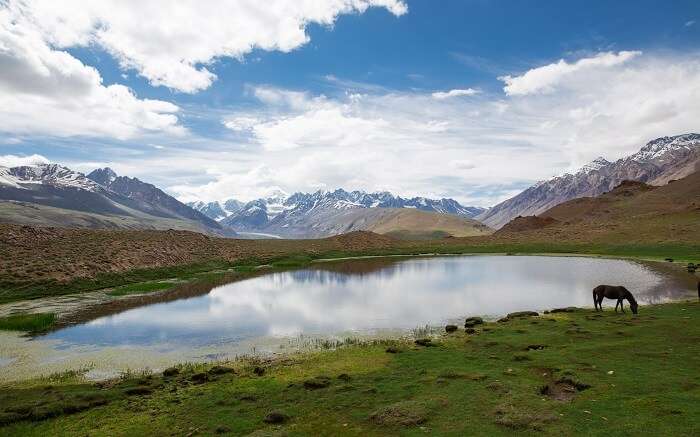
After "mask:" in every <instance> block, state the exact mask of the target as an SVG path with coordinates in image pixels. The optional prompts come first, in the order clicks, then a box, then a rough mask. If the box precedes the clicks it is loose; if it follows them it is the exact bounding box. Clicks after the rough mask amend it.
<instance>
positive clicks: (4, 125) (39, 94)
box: [0, 3, 184, 139]
mask: <svg viewBox="0 0 700 437" xmlns="http://www.w3.org/2000/svg"><path fill="white" fill-rule="evenodd" d="M13 4H14V3H13ZM177 111H178V108H177V106H175V105H173V104H171V103H168V102H164V101H160V100H148V99H145V100H144V99H138V98H137V97H136V96H135V95H134V94H133V92H132V91H131V90H130V89H128V88H127V87H124V86H122V85H116V84H115V85H109V86H104V85H103V84H102V78H101V76H100V74H99V73H98V72H97V70H95V69H94V68H92V67H89V66H86V65H84V64H83V63H82V62H81V61H80V60H78V59H76V58H75V57H73V56H71V55H70V54H69V53H67V52H64V51H60V50H55V49H53V48H51V47H50V46H49V45H48V44H47V43H46V41H44V39H43V37H42V35H41V34H40V33H39V32H38V31H37V29H36V28H35V27H34V25H33V24H32V23H31V22H29V21H27V20H26V19H25V18H23V16H22V15H21V14H20V15H18V14H17V12H16V11H15V10H11V9H3V8H1V7H0V131H1V132H6V133H14V134H47V135H53V136H73V135H99V136H108V137H114V138H120V139H125V138H130V137H133V136H135V135H137V134H140V133H145V132H163V131H165V132H168V133H172V134H181V133H183V132H184V129H183V128H182V127H180V126H179V125H178V119H177V117H176V115H175V113H176V112H177Z"/></svg>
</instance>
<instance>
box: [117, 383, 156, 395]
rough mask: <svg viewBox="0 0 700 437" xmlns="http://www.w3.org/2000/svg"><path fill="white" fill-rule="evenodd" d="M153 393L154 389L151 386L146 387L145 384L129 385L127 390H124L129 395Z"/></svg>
mask: <svg viewBox="0 0 700 437" xmlns="http://www.w3.org/2000/svg"><path fill="white" fill-rule="evenodd" d="M151 393H153V389H152V388H151V387H144V386H141V385H139V386H136V387H129V388H127V389H126V390H124V394H126V395H129V396H143V395H150V394H151Z"/></svg>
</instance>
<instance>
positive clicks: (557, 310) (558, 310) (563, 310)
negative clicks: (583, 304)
mask: <svg viewBox="0 0 700 437" xmlns="http://www.w3.org/2000/svg"><path fill="white" fill-rule="evenodd" d="M574 311H576V307H566V308H554V309H553V310H551V311H549V312H550V313H552V314H554V313H573V312H574ZM545 312H546V311H545Z"/></svg>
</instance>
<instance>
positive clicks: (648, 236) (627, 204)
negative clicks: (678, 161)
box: [498, 172, 700, 243]
mask: <svg viewBox="0 0 700 437" xmlns="http://www.w3.org/2000/svg"><path fill="white" fill-rule="evenodd" d="M540 218H542V219H547V218H548V219H553V220H555V222H554V223H553V224H550V225H549V226H546V227H541V228H538V229H526V230H523V231H521V232H519V231H517V230H514V231H512V232H509V231H508V230H509V229H513V226H511V225H506V226H505V227H504V229H502V231H503V232H499V233H498V234H499V236H501V237H504V238H505V237H506V236H508V237H510V238H517V239H521V240H522V239H528V240H540V241H557V240H560V241H583V242H594V241H607V242H620V243H622V242H630V243H632V242H639V243H663V242H673V241H678V242H690V243H697V242H698V241H700V233H699V231H700V229H699V228H700V173H698V172H696V173H693V174H691V175H690V176H687V177H685V178H683V179H679V180H676V181H673V182H671V183H669V184H667V185H664V186H661V187H654V186H651V185H647V184H644V183H641V182H633V181H625V182H623V183H622V184H620V185H619V186H618V187H616V188H615V189H613V190H612V191H611V192H609V193H605V194H603V195H600V196H598V197H584V198H579V199H574V200H570V201H568V202H565V203H562V204H560V205H557V206H555V207H553V208H551V209H549V210H547V211H545V212H544V213H542V214H541V215H540ZM517 220H518V219H516V220H514V221H513V223H515V222H516V221H517Z"/></svg>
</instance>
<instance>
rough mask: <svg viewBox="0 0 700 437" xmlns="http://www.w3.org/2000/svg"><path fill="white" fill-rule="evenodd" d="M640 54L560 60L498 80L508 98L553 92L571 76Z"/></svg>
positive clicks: (608, 66) (616, 63) (613, 64)
mask: <svg viewBox="0 0 700 437" xmlns="http://www.w3.org/2000/svg"><path fill="white" fill-rule="evenodd" d="M641 54H642V53H641V52H638V51H622V52H618V53H613V52H605V53H598V54H597V55H595V56H593V57H591V58H583V59H579V60H578V61H576V62H574V63H569V62H566V61H565V60H563V59H560V60H559V62H557V63H554V64H549V65H544V66H542V67H537V68H533V69H532V70H528V71H527V72H525V73H524V74H522V75H520V76H515V77H513V76H502V77H500V78H499V79H500V80H502V81H503V82H505V84H506V86H505V87H504V88H503V91H505V93H506V94H508V95H509V96H523V95H527V94H535V93H547V92H552V91H554V89H555V87H556V86H557V85H559V84H561V83H562V82H564V81H566V80H570V78H571V76H574V75H577V74H579V75H581V74H586V72H589V71H595V70H600V69H605V68H610V67H615V66H618V65H620V64H623V63H625V62H627V61H629V60H630V59H633V58H635V57H637V56H639V55H641Z"/></svg>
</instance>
